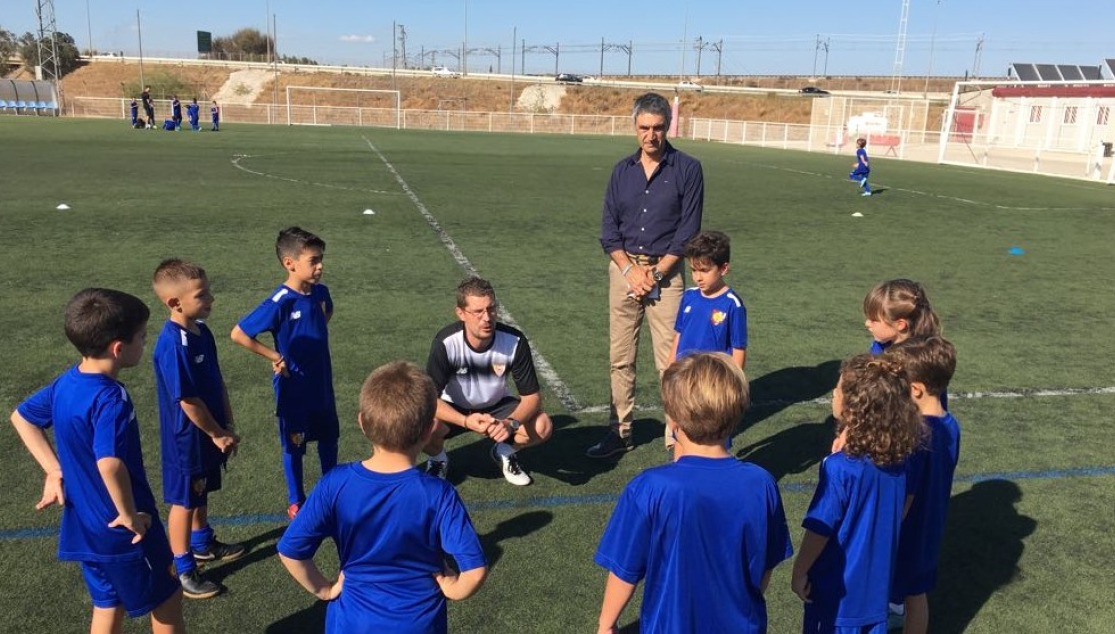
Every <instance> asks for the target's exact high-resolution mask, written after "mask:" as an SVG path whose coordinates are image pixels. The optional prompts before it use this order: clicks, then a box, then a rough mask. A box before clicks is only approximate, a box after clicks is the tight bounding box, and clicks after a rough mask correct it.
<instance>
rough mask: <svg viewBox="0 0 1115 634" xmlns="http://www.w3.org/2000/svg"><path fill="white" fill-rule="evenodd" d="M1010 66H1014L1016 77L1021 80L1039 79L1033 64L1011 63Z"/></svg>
mask: <svg viewBox="0 0 1115 634" xmlns="http://www.w3.org/2000/svg"><path fill="white" fill-rule="evenodd" d="M1011 66H1013V67H1014V74H1015V75H1018V78H1019V79H1020V80H1022V81H1038V80H1040V79H1041V77H1039V76H1038V71H1037V70H1035V69H1034V65H1033V64H1011Z"/></svg>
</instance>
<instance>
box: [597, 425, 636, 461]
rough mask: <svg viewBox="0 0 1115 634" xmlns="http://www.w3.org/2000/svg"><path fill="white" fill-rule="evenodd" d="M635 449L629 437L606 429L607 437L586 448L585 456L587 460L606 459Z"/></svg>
mask: <svg viewBox="0 0 1115 634" xmlns="http://www.w3.org/2000/svg"><path fill="white" fill-rule="evenodd" d="M634 448H635V443H634V442H633V441H632V440H631V436H621V435H620V434H618V433H616V430H614V429H608V435H607V436H604V439H603V440H601V441H600V442H598V443H596V444H595V445H593V446H591V447H589V448H588V451H586V452H585V455H586V456H588V457H589V458H607V457H608V456H614V455H616V454H618V453H625V452H628V451H631V450H632V449H634Z"/></svg>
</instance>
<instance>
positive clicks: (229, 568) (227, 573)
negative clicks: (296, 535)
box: [204, 526, 286, 585]
mask: <svg viewBox="0 0 1115 634" xmlns="http://www.w3.org/2000/svg"><path fill="white" fill-rule="evenodd" d="M285 530H286V526H278V527H275V528H273V529H271V530H269V531H267V532H266V533H260V534H259V535H256V536H255V537H252V538H251V539H248V540H245V541H244V545H245V546H247V548H248V553H247V554H246V555H244V556H243V557H241V558H240V559H237V560H235V561H230V562H228V563H219V564H209V565H207V566H206V567H205V569H204V571H205V578H206V579H208V580H210V581H212V582H214V583H218V584H221V585H224V584H223V582H224V580H225V579H226V578H228V577H231V576H232V575H235V574H236V573H238V572H240V571H241V570H243V569H244V568H246V567H247V566H250V565H252V564H254V563H258V562H260V561H263V560H264V559H270V558H271V557H274V556H275V555H276V554H277V553H278V550H277V549H276V548H275V545H276V543H278V540H279V538H280V537H282V536H283V531H285ZM263 544H267V545H266V546H263Z"/></svg>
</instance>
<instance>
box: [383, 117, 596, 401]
mask: <svg viewBox="0 0 1115 634" xmlns="http://www.w3.org/2000/svg"><path fill="white" fill-rule="evenodd" d="M361 138H363V139H364V142H365V143H367V144H368V148H370V149H371V150H372V152H375V154H376V156H378V157H379V160H381V161H383V164H384V166H386V167H387V171H389V172H391V175H392V176H394V177H395V181H396V182H397V183H398V184H399V187H400V188H402V190H403V193H405V194H406V195H407V197H408V198H410V201H411V202H412V203H414V206H415V207H417V208H418V211H419V213H421V214H422V217H423V218H425V219H426V222H427V223H428V224H429V225H430V228H431V229H433V230H434V233H436V234H437V237H438V239H439V240H441V244H442V245H443V246H445V248H446V249H447V250H448V251H449V254H450V255H452V256H453V259H454V260H456V262H457V264H459V265H460V266H461V268H462V269H464V270H465V273H467V274H469V275H479V273H477V271H476V267H475V266H473V265H472V262H469V260H468V258H467V257H465V254H464V253H463V252H462V251H461V248H460V247H458V246H457V243H456V242H454V241H453V238H452V237H451V236H450V235H449V234H448V233H447V232H446V231H445V229H444V228H443V227H442V226H441V223H439V222H438V221H437V218H434V215H433V214H432V213H430V210H429V209H427V208H426V205H424V204H422V201H421V200H420V199H419V198H418V194H415V193H414V190H413V189H411V188H410V186H409V185H407V182H406V181H405V180H403V177H402V176H401V175H400V174H399V172H398V170H396V169H395V166H394V165H392V164H391V162H390V161H388V160H387V157H386V156H384V155H383V153H382V152H380V151H379V148H377V147H376V146H375V145H373V144H372V142H371V141H370V140H369V139H368V137H361ZM499 320H500V321H502V322H503V323H505V324H508V325H510V326H513V327H515V328H519V324H518V323H517V322H516V321H515V318H514V317H512V316H511V313H510V312H508V310H507V308H506V307H505V306H504V305H503V304H500V306H499ZM520 330H521V328H520ZM532 348H533V353H534V364H535V366H537V368H538V373H539V374H541V375H542V378H543V380H545V381H546V383H548V384H549V385H550V389H552V390H553V391H554V394H556V395H557V397H558V400H559V401H561V404H562V406H564V407H565V409H566V410H567V411H571V412H574V411H578V410H580V409H581V406H580V404H579V403H577V399H576V398H574V397H573V392H571V391H570V390H569V387H568V386H567V385H565V382H564V381H562V380H561V377H560V376H558V373H557V372H556V371H555V370H554V367H553V366H552V365H550V363H549V361H546V358H545V357H543V356H542V353H541V352H540V351H539V350H538V347H537V346H532Z"/></svg>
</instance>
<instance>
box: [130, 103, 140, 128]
mask: <svg viewBox="0 0 1115 634" xmlns="http://www.w3.org/2000/svg"><path fill="white" fill-rule="evenodd" d="M128 109H129V110H130V111H131V114H132V127H133V128H138V127H139V104H138V103H136V100H135V97H132V103H131V104H129V106H128Z"/></svg>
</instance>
